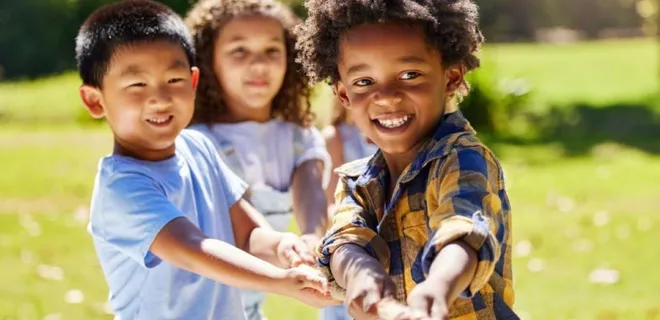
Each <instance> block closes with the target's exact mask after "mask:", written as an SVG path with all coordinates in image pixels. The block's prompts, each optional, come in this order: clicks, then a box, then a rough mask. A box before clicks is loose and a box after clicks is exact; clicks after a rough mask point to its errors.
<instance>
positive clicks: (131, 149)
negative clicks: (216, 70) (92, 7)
mask: <svg viewBox="0 0 660 320" xmlns="http://www.w3.org/2000/svg"><path fill="white" fill-rule="evenodd" d="M198 76H199V74H198V71H197V69H196V68H193V69H192V72H191V67H190V65H189V64H188V59H187V58H186V54H185V52H184V50H183V48H182V47H181V45H179V44H175V43H172V42H168V41H156V42H141V43H136V44H132V45H130V46H124V47H121V48H119V49H118V50H116V51H115V53H114V55H113V58H112V60H111V62H110V65H109V67H108V70H107V72H106V74H105V76H104V77H103V82H102V88H95V87H92V86H88V85H83V86H82V87H81V88H80V93H81V98H82V100H83V102H84V103H85V105H86V106H87V108H88V110H89V112H90V114H92V116H94V117H96V118H101V117H105V118H106V120H107V122H108V124H109V126H110V127H111V128H112V132H113V134H114V136H115V140H116V142H117V145H118V147H119V150H120V153H125V154H128V155H131V156H134V157H137V158H141V159H145V160H161V159H164V158H167V157H169V156H172V155H173V154H174V140H175V139H176V137H177V135H178V134H179V133H180V132H181V130H183V128H185V127H186V126H187V125H188V123H189V122H190V119H191V118H192V114H193V108H194V98H195V86H196V85H197V79H198Z"/></svg>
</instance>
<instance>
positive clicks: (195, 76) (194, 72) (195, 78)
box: [190, 67, 199, 90]
mask: <svg viewBox="0 0 660 320" xmlns="http://www.w3.org/2000/svg"><path fill="white" fill-rule="evenodd" d="M190 73H191V74H190V82H192V87H193V90H197V85H198V84H199V68H197V67H192V68H190Z"/></svg>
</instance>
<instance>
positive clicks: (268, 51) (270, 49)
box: [266, 48, 280, 55]
mask: <svg viewBox="0 0 660 320" xmlns="http://www.w3.org/2000/svg"><path fill="white" fill-rule="evenodd" d="M266 53H267V54H268V55H274V54H278V53H280V49H279V48H269V49H268V50H266Z"/></svg>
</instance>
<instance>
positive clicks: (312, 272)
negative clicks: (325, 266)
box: [285, 265, 341, 308]
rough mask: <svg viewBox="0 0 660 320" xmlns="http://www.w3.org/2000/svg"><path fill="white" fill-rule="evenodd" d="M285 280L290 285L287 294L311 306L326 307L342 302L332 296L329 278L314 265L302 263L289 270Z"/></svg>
mask: <svg viewBox="0 0 660 320" xmlns="http://www.w3.org/2000/svg"><path fill="white" fill-rule="evenodd" d="M285 282H287V286H288V289H286V290H287V291H288V292H285V294H286V295H288V296H290V297H293V298H296V299H298V300H300V301H302V302H303V303H305V304H307V305H309V306H312V307H315V308H326V307H329V306H333V305H339V304H341V302H340V301H336V300H334V299H332V297H330V290H329V288H328V281H327V279H326V278H325V277H323V275H322V274H321V272H320V271H318V270H316V269H314V268H313V267H310V266H307V265H301V266H299V267H295V268H291V269H289V270H287V279H286V281H285Z"/></svg>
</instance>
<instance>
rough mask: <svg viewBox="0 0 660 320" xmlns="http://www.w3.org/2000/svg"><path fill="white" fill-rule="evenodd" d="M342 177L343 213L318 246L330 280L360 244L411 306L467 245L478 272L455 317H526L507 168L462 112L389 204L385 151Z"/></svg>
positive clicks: (348, 167) (345, 169) (450, 119)
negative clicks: (451, 248)
mask: <svg viewBox="0 0 660 320" xmlns="http://www.w3.org/2000/svg"><path fill="white" fill-rule="evenodd" d="M336 172H337V173H338V174H339V175H340V177H341V181H340V183H339V186H338V187H337V191H336V194H335V198H336V204H337V208H336V210H337V211H336V213H335V216H334V218H333V224H332V227H331V229H330V231H329V232H328V234H327V235H326V237H325V238H324V239H323V242H322V243H321V245H320V246H319V248H318V252H317V254H318V256H319V264H320V266H321V268H322V269H323V271H324V272H325V273H326V274H328V275H330V281H331V282H333V284H334V285H336V282H334V279H333V277H332V274H331V272H330V257H331V255H332V254H333V252H335V250H337V248H339V247H340V246H342V245H344V244H354V245H358V246H360V247H362V248H364V249H365V251H366V252H367V253H368V254H370V255H371V256H373V257H374V258H376V259H377V260H378V261H380V263H381V264H382V265H383V266H384V267H385V269H386V270H387V272H388V273H389V275H390V276H391V277H392V279H393V280H394V283H395V285H396V297H397V299H398V300H399V301H401V302H403V303H405V301H406V298H407V295H408V294H409V293H410V292H411V291H412V289H413V288H414V287H415V285H416V284H418V283H421V282H422V281H424V279H426V277H427V276H428V272H429V269H430V267H431V264H432V263H433V260H434V258H435V256H436V255H437V253H438V252H439V251H440V250H441V249H442V248H443V247H444V246H445V245H447V244H449V243H451V242H453V241H455V240H459V239H460V240H463V241H465V242H466V243H467V244H468V245H469V246H471V247H472V248H473V249H474V250H475V251H476V253H477V259H478V264H477V270H476V273H475V276H474V278H473V279H472V281H471V283H470V285H469V288H468V289H467V290H466V291H465V292H464V293H463V294H462V295H461V297H462V298H459V299H456V302H455V303H454V304H453V305H452V307H451V308H450V317H451V318H452V319H465V320H467V319H518V317H517V316H516V315H515V313H514V312H513V301H514V291H513V282H512V271H511V247H510V246H511V232H510V230H511V216H510V205H509V199H508V196H507V194H506V191H505V188H504V176H503V172H502V168H501V166H500V163H499V162H498V161H497V159H496V158H495V156H494V155H493V153H492V152H491V151H490V150H489V149H488V148H486V146H484V145H483V144H482V143H481V142H480V141H479V140H478V139H477V138H476V137H475V132H474V130H473V129H472V127H471V126H470V124H469V123H468V121H467V120H466V119H465V118H464V117H463V115H462V114H461V113H460V112H453V113H450V114H447V115H445V116H444V118H443V120H442V122H441V123H440V125H439V126H438V128H437V129H436V131H435V133H434V135H433V137H432V138H430V139H428V140H427V141H426V142H424V143H423V145H422V146H421V148H420V150H419V152H418V154H417V157H416V158H415V160H414V161H413V163H412V164H411V165H409V166H408V167H407V168H406V169H405V170H404V171H403V173H402V174H401V176H400V178H399V181H398V183H397V185H396V186H395V188H394V191H393V193H392V198H391V201H390V202H389V203H388V202H387V201H386V199H385V197H386V196H385V190H386V186H387V178H388V175H389V174H388V170H387V168H386V164H385V161H384V159H383V156H382V154H381V153H380V151H378V152H377V153H376V154H375V155H374V156H373V157H372V158H371V159H369V158H366V159H362V160H357V161H354V162H350V163H348V164H345V165H343V166H342V167H340V168H338V169H337V170H336Z"/></svg>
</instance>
